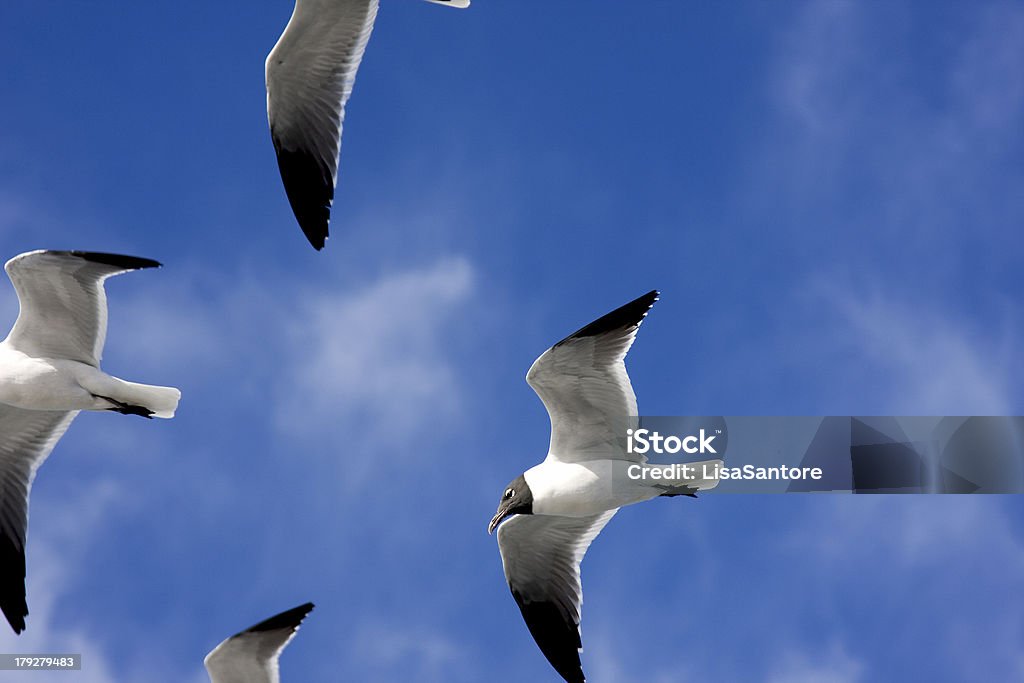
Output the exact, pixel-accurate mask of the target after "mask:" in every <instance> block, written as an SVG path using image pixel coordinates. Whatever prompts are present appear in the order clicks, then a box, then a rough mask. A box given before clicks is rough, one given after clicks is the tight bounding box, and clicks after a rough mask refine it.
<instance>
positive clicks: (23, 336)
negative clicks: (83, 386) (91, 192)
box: [4, 250, 160, 367]
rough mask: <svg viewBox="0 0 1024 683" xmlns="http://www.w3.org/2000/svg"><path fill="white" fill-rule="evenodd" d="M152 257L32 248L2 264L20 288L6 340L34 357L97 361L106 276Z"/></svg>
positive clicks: (104, 325) (143, 264)
mask: <svg viewBox="0 0 1024 683" xmlns="http://www.w3.org/2000/svg"><path fill="white" fill-rule="evenodd" d="M159 266H160V264H159V263H158V262H156V261H153V260H151V259H145V258H137V257H135V256H121V255H118V254H101V253H97V252H90V251H45V250H40V251H30V252H28V253H25V254H20V255H18V256H15V257H14V258H12V259H11V260H10V261H8V262H7V264H6V265H5V266H4V269H5V270H6V271H7V275H8V277H10V278H11V282H13V283H14V289H15V290H16V291H17V292H18V301H19V303H20V304H21V311H20V312H19V313H18V320H17V321H16V322H15V323H14V328H13V329H12V330H11V333H10V334H9V335H8V336H7V340H6V343H7V344H8V345H9V346H10V347H11V348H13V349H16V350H18V351H22V352H23V353H26V354H28V355H30V356H39V357H44V358H63V359H67V360H76V361H80V362H82V363H87V364H89V365H93V366H97V367H98V366H99V363H100V357H101V356H102V355H103V343H104V341H105V340H106V337H107V296H106V294H105V293H104V291H103V281H104V280H106V279H107V278H108V277H110V276H111V275H117V274H119V273H125V272H128V271H130V270H138V269H140V268H157V267H159Z"/></svg>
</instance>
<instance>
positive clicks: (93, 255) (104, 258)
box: [64, 251, 163, 270]
mask: <svg viewBox="0 0 1024 683" xmlns="http://www.w3.org/2000/svg"><path fill="white" fill-rule="evenodd" d="M64 253H67V254H71V255H72V256H77V257H78V258H81V259H85V260H86V261H92V262H93V263H102V264H104V265H107V266H114V267H115V268H124V269H125V270H142V269H143V268H160V267H161V266H163V264H162V263H160V262H159V261H154V260H153V259H151V258H142V257H140V256H125V255H123V254H105V253H103V252H100V251H68V252H64Z"/></svg>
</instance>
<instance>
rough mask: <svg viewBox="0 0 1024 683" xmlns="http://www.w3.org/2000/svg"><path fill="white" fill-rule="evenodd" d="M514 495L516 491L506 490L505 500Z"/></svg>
mask: <svg viewBox="0 0 1024 683" xmlns="http://www.w3.org/2000/svg"><path fill="white" fill-rule="evenodd" d="M514 495H516V490H515V489H507V490H506V491H505V500H508V499H509V498H511V497H512V496H514Z"/></svg>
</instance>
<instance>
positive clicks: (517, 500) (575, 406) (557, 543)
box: [487, 291, 722, 683]
mask: <svg viewBox="0 0 1024 683" xmlns="http://www.w3.org/2000/svg"><path fill="white" fill-rule="evenodd" d="M657 300H658V292H656V291H653V292H648V293H647V294H644V295H643V296H641V297H640V298H638V299H636V300H634V301H631V302H630V303H628V304H626V305H624V306H621V307H619V308H617V309H615V310H614V311H612V312H611V313H608V314H607V315H605V316H602V317H601V318H598V319H597V320H595V321H594V322H592V323H590V324H589V325H586V326H585V327H583V328H581V329H580V330H578V331H576V332H574V333H573V334H571V335H569V336H568V337H566V338H565V339H563V340H562V341H560V342H558V343H557V344H555V345H554V346H552V347H551V348H550V349H548V350H547V351H545V352H544V353H543V354H541V355H540V357H539V358H537V360H536V361H534V363H533V365H532V366H531V367H530V371H529V372H528V373H527V374H526V381H527V382H528V383H529V385H530V386H531V387H532V388H533V390H534V391H535V392H537V395H538V396H540V399H541V401H543V403H544V407H545V408H547V411H548V417H549V418H550V419H551V442H550V445H549V447H548V455H547V458H546V459H545V460H544V462H542V463H541V464H539V465H535V466H534V467H531V468H530V469H528V470H526V471H525V472H524V473H523V474H522V475H520V476H519V477H517V478H516V479H514V480H512V481H511V482H510V483H509V485H508V486H507V487H506V488H505V492H504V493H503V494H502V496H501V500H500V502H499V504H498V512H497V514H495V515H494V518H493V519H491V523H490V524H489V525H488V527H487V532H488V533H492V532H493V531H494V530H495V529H497V530H498V549H499V551H500V552H501V562H502V565H503V567H504V569H505V580H506V581H507V582H508V587H509V590H511V591H512V597H513V598H515V601H516V604H517V605H519V611H520V612H521V613H522V615H523V620H524V621H525V622H526V626H527V627H528V628H529V629H530V634H531V635H532V636H533V639H534V641H536V643H537V646H538V647H540V650H541V652H542V653H544V656H545V657H546V658H547V660H548V663H550V664H551V666H552V667H554V669H555V671H557V672H558V673H559V675H560V676H561V677H562V678H563V679H565V680H566V681H567V682H568V683H583V681H585V680H586V678H585V677H584V675H583V667H582V664H581V662H580V650H581V649H582V646H583V641H582V640H581V637H580V609H581V607H582V605H583V587H582V584H581V583H580V562H582V560H583V556H584V554H586V552H587V548H589V547H590V544H591V542H592V541H593V540H594V539H595V538H596V537H597V535H598V534H599V533H601V529H603V528H604V525H605V524H607V523H608V520H610V519H611V518H612V516H613V515H614V514H615V513H616V512H617V511H618V509H619V508H620V507H622V506H623V505H630V504H633V503H639V502H642V501H645V500H650V499H651V498H656V497H658V496H669V497H671V496H695V495H696V492H697V491H703V490H706V489H711V488H714V487H715V486H717V485H718V480H717V479H715V478H710V477H706V476H705V475H703V474H698V472H700V473H704V472H707V471H712V472H714V471H716V469H715V467H714V465H719V464H721V462H722V461H721V460H706V461H702V462H696V463H692V465H693V466H694V468H693V470H691V473H690V475H687V474H682V476H679V477H677V478H675V479H665V478H664V477H659V478H657V479H654V478H648V477H642V476H638V477H636V478H634V477H633V476H630V475H629V471H630V470H631V469H633V470H636V471H643V470H647V469H648V468H651V467H653V466H652V465H650V464H649V463H647V459H646V458H645V457H644V456H642V455H637V454H630V453H628V452H627V449H626V448H625V447H624V445H623V444H624V442H625V441H626V437H627V429H628V426H630V425H632V426H636V420H637V415H638V413H637V405H636V395H635V394H634V393H633V387H632V385H631V384H630V382H629V376H628V375H627V374H626V364H625V358H626V352H627V351H629V347H630V346H632V344H633V340H634V339H635V338H636V333H637V330H638V329H639V328H640V323H641V322H642V321H643V319H644V317H645V316H646V315H647V311H648V310H650V308H651V306H653V305H654V302H655V301H657Z"/></svg>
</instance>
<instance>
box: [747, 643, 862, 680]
mask: <svg viewBox="0 0 1024 683" xmlns="http://www.w3.org/2000/svg"><path fill="white" fill-rule="evenodd" d="M778 659H779V660H780V661H779V663H778V665H777V666H776V668H775V670H774V671H772V672H771V673H770V674H769V675H768V676H767V677H766V678H765V680H766V681H767V683H857V681H861V680H864V678H863V676H862V672H863V670H864V665H863V663H861V662H860V661H858V660H856V659H854V658H853V657H851V656H850V655H849V654H848V653H847V652H846V650H845V649H844V648H843V647H842V646H841V645H839V644H838V643H834V644H833V645H832V646H831V647H830V648H829V650H828V651H827V652H824V653H816V654H815V655H813V656H809V655H808V654H806V653H805V652H802V651H799V650H797V649H794V650H791V651H789V652H786V653H783V654H780V655H779V657H778Z"/></svg>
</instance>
